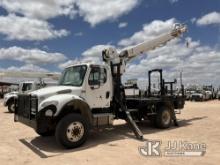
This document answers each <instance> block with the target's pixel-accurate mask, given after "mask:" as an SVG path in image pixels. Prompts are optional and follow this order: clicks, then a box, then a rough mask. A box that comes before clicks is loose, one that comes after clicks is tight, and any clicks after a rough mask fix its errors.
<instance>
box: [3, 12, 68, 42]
mask: <svg viewBox="0 0 220 165" xmlns="http://www.w3.org/2000/svg"><path fill="white" fill-rule="evenodd" d="M0 24H1V26H0V33H2V34H4V35H6V38H7V39H8V40H13V39H16V40H29V41H34V40H35V41H42V40H46V39H52V38H59V37H63V36H67V35H68V33H69V32H67V31H66V30H64V29H61V30H54V28H53V26H52V25H50V24H49V23H48V22H46V21H42V20H37V19H29V18H27V17H20V16H16V15H14V14H10V15H8V16H0Z"/></svg>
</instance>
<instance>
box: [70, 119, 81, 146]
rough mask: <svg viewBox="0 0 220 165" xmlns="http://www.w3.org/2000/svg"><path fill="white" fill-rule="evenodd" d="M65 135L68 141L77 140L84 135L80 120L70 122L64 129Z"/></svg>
mask: <svg viewBox="0 0 220 165" xmlns="http://www.w3.org/2000/svg"><path fill="white" fill-rule="evenodd" d="M66 135H67V138H68V140H69V141H71V142H77V141H79V140H80V139H81V138H82V137H83V135H84V126H83V124H82V123H81V122H78V121H76V122H72V123H71V124H70V125H69V126H68V127H67V130H66Z"/></svg>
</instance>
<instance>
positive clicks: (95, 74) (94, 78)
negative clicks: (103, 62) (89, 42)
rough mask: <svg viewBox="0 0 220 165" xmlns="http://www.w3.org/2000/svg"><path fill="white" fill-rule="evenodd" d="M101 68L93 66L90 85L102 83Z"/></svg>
mask: <svg viewBox="0 0 220 165" xmlns="http://www.w3.org/2000/svg"><path fill="white" fill-rule="evenodd" d="M99 80H100V68H98V67H93V68H91V72H90V75H89V85H98V84H100V81H99Z"/></svg>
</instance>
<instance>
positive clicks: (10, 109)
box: [8, 101, 15, 113]
mask: <svg viewBox="0 0 220 165" xmlns="http://www.w3.org/2000/svg"><path fill="white" fill-rule="evenodd" d="M8 112H10V113H14V112H15V102H14V101H10V102H9V103H8Z"/></svg>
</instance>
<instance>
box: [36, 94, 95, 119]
mask: <svg viewBox="0 0 220 165" xmlns="http://www.w3.org/2000/svg"><path fill="white" fill-rule="evenodd" d="M51 105H53V106H55V107H56V112H55V114H53V116H54V117H57V118H59V116H61V115H62V113H64V111H65V108H66V107H67V106H71V107H73V108H72V110H71V111H72V112H74V110H78V111H80V113H81V114H82V115H83V116H85V117H86V118H87V119H88V121H89V122H90V123H92V113H91V110H90V107H89V105H88V104H87V103H86V101H85V100H84V99H83V98H81V97H79V96H77V95H73V94H59V95H54V96H51V97H48V98H47V99H45V100H43V101H42V102H41V103H40V104H39V108H38V111H41V110H43V109H45V108H46V107H48V106H51Z"/></svg>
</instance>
